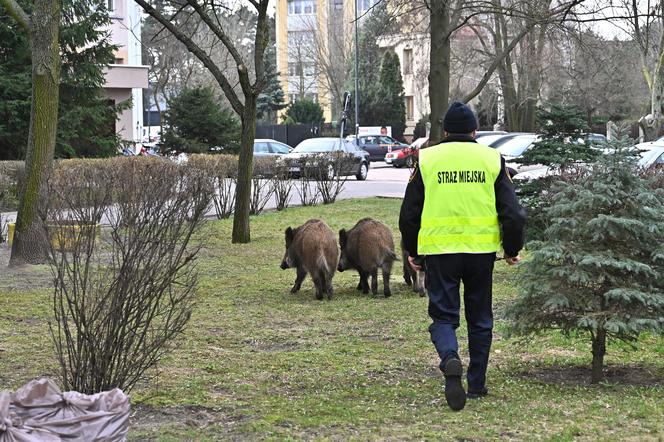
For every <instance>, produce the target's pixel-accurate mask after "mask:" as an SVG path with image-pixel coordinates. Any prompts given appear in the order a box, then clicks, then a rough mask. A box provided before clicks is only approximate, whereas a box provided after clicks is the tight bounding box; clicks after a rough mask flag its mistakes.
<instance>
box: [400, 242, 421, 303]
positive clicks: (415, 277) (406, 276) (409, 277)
mask: <svg viewBox="0 0 664 442" xmlns="http://www.w3.org/2000/svg"><path fill="white" fill-rule="evenodd" d="M408 255H409V253H408V250H406V248H405V247H404V246H403V240H402V241H401V259H402V260H403V280H404V281H406V284H408V285H409V286H412V288H413V292H415V293H419V294H420V296H425V295H426V294H427V289H426V283H425V278H424V271H423V270H420V271H419V272H416V271H415V270H413V268H412V267H411V266H410V264H409V263H408Z"/></svg>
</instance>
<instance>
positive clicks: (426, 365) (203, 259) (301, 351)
mask: <svg viewBox="0 0 664 442" xmlns="http://www.w3.org/2000/svg"><path fill="white" fill-rule="evenodd" d="M399 206H400V201H399V200H389V199H370V200H354V201H342V202H339V203H336V204H334V205H331V206H317V207H307V208H291V209H287V210H286V211H284V212H282V213H268V214H264V215H261V216H259V217H255V218H253V219H252V242H251V244H249V245H233V244H231V243H230V239H229V238H230V236H231V228H232V223H231V222H230V221H214V222H210V223H208V224H207V225H206V227H205V231H204V232H202V237H205V238H206V245H205V248H204V249H203V250H202V252H201V255H200V259H199V270H200V284H199V293H198V303H197V307H196V309H195V311H194V313H193V315H192V318H191V322H190V324H189V328H188V331H187V332H186V334H185V335H184V336H182V337H181V338H180V339H179V340H178V341H177V343H176V348H175V350H174V351H173V352H172V353H171V354H170V355H169V356H168V357H167V358H166V359H164V360H163V361H162V362H161V363H160V365H159V366H158V367H157V369H156V370H152V371H151V372H150V375H151V376H152V378H151V379H150V381H149V382H146V383H144V384H142V385H141V386H139V387H138V388H137V389H135V390H134V391H132V392H131V393H132V394H131V396H132V403H133V407H134V414H133V417H132V430H131V431H130V439H132V440H166V441H168V440H174V441H175V440H219V439H224V440H225V439H250V440H253V439H278V440H281V439H334V440H347V439H351V440H367V439H373V440H375V439H399V440H401V439H445V440H452V439H454V440H491V439H501V440H506V439H514V440H534V439H535V440H536V439H544V440H561V441H562V440H625V439H628V440H630V439H631V440H662V438H664V339H663V338H655V337H652V336H644V337H643V339H642V340H641V341H640V342H639V343H638V345H637V348H635V349H632V348H630V347H628V346H626V345H622V344H619V343H610V345H609V354H608V357H607V359H606V361H607V365H608V368H607V382H605V383H604V384H602V385H597V386H595V385H589V384H588V379H589V377H590V372H589V370H588V368H587V367H588V366H589V364H590V341H589V340H588V339H587V337H586V336H584V335H580V336H572V337H569V338H567V337H563V336H561V335H560V334H558V333H556V332H552V333H548V334H545V335H543V336H540V337H536V338H533V339H531V340H529V341H523V340H516V339H506V338H505V337H504V334H505V322H504V320H503V319H502V317H503V315H502V311H503V309H504V307H505V305H507V304H508V303H509V302H510V300H511V299H512V298H513V297H514V295H515V288H514V287H515V285H514V284H515V277H516V275H517V270H515V269H514V268H508V267H507V266H506V265H505V264H504V263H503V262H499V263H497V265H496V273H495V286H494V304H495V317H496V327H495V330H494V345H493V348H492V353H491V363H490V368H489V373H488V387H489V389H490V394H491V395H490V396H489V397H487V398H485V399H483V400H480V401H469V403H468V404H467V406H466V408H465V410H463V411H462V412H458V413H455V412H452V411H450V410H449V409H448V408H447V406H446V404H445V399H444V397H443V389H442V385H443V384H442V376H441V374H440V372H439V371H438V368H437V365H438V359H437V356H436V353H435V350H434V348H433V345H432V344H431V343H430V341H429V334H428V331H427V327H428V325H429V318H428V316H427V303H426V298H419V297H418V296H417V295H416V294H414V293H412V292H411V291H410V290H409V289H408V288H407V287H406V285H405V284H404V283H403V279H402V277H401V270H400V267H401V263H397V264H396V265H395V269H394V270H395V271H394V274H393V275H392V291H393V296H392V297H391V298H388V299H384V298H383V297H382V296H379V297H377V298H374V297H372V296H371V295H363V294H361V293H360V292H358V291H356V290H355V286H356V285H357V280H358V277H357V273H355V272H344V273H341V274H336V275H335V277H334V280H333V284H334V289H335V298H334V299H333V300H332V301H327V300H326V301H316V300H315V299H314V289H313V284H312V282H311V279H310V278H307V279H306V280H305V283H304V284H303V286H302V290H301V291H300V293H298V294H297V295H291V294H290V293H289V290H290V288H291V286H292V284H293V281H294V280H295V271H294V270H292V269H291V270H286V271H283V270H281V269H279V264H280V262H281V258H282V256H283V252H284V239H283V231H284V229H285V228H286V227H287V226H289V225H290V226H293V227H295V226H297V225H300V224H302V223H303V222H304V221H306V220H307V219H309V218H315V217H319V218H322V219H324V220H325V221H326V222H327V223H328V224H329V225H330V226H331V227H332V229H333V230H335V231H337V230H339V229H340V228H342V227H345V228H349V227H352V226H353V224H354V223H355V222H356V221H357V220H358V219H360V218H362V217H365V216H372V217H374V218H376V219H378V220H381V221H383V222H385V223H386V224H387V225H388V226H390V227H391V228H392V229H393V232H394V234H395V242H396V243H398V236H399V234H398V229H397V219H398V211H399ZM3 247H5V248H6V246H3ZM0 264H2V263H0ZM15 272H16V271H13V270H8V269H7V268H6V267H2V268H0V388H2V389H5V388H6V389H13V388H16V387H18V386H20V385H22V384H23V383H25V382H27V381H28V380H30V379H32V378H33V377H36V376H42V375H47V376H53V377H55V378H57V373H58V370H57V365H56V363H55V359H54V357H53V354H54V353H53V351H52V347H51V342H50V337H49V334H48V321H49V317H50V315H51V301H50V296H51V293H50V290H49V289H48V278H47V276H48V269H47V268H43V267H42V268H39V267H38V268H31V269H30V270H23V271H21V272H22V273H15ZM380 287H381V286H379V293H381V292H382V289H380ZM459 335H460V343H461V347H462V348H461V350H462V356H463V357H464V358H466V362H467V353H466V346H465V342H464V341H465V336H466V332H465V324H462V327H461V328H460V329H459Z"/></svg>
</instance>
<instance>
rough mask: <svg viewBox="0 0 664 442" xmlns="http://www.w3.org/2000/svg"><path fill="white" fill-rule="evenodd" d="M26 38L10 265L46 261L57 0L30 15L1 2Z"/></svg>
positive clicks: (10, 0) (44, 1)
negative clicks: (25, 120) (27, 79)
mask: <svg viewBox="0 0 664 442" xmlns="http://www.w3.org/2000/svg"><path fill="white" fill-rule="evenodd" d="M0 4H1V5H3V6H4V7H5V9H6V10H7V12H9V15H10V16H12V17H13V18H14V20H16V23H18V24H19V26H20V28H21V29H22V30H23V31H24V32H26V33H27V34H28V35H29V37H30V50H31V53H32V110H31V112H30V130H29V132H28V147H27V154H26V158H25V164H26V168H25V170H26V178H25V181H24V185H23V186H22V188H21V192H20V197H19V208H18V215H17V217H16V230H15V231H14V242H13V243H12V254H11V258H10V260H9V265H10V266H16V265H21V264H24V263H29V264H37V263H41V262H44V261H45V260H46V256H47V248H46V241H45V240H44V235H43V226H42V221H41V219H40V218H39V204H40V195H43V193H44V191H45V185H44V183H45V180H46V176H47V175H48V173H49V171H50V170H51V168H52V163H53V154H54V152H55V136H56V132H57V127H58V104H59V95H60V40H59V35H60V15H61V12H62V11H61V4H60V0H35V2H34V5H33V8H32V15H28V14H27V13H26V12H25V11H24V10H23V8H22V7H21V6H20V5H19V4H18V3H17V2H16V0H0Z"/></svg>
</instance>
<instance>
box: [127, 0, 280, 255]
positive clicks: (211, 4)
mask: <svg viewBox="0 0 664 442" xmlns="http://www.w3.org/2000/svg"><path fill="white" fill-rule="evenodd" d="M135 1H136V3H138V4H139V5H140V6H141V7H142V8H143V10H144V11H145V12H146V13H147V14H148V15H150V16H151V17H153V18H154V19H156V20H157V21H158V22H159V23H160V24H161V25H162V26H164V28H166V29H167V30H168V31H169V32H171V33H172V34H173V35H174V36H175V38H177V39H178V40H179V41H181V42H182V43H183V44H184V45H185V47H186V48H187V49H188V50H189V51H190V52H192V53H193V54H194V55H195V56H196V58H198V59H199V60H200V61H201V63H202V64H203V65H204V66H205V67H206V68H207V69H208V71H209V72H210V74H212V76H213V77H214V79H215V80H216V81H217V83H218V84H219V86H220V87H221V90H222V91H223V92H224V95H225V96H226V99H228V101H229V103H230V105H231V107H232V108H233V110H234V111H235V112H236V113H237V114H238V115H239V116H240V120H241V122H242V133H241V141H240V159H239V165H238V181H237V197H236V200H235V213H234V216H233V238H232V240H233V242H234V243H246V242H249V241H250V239H251V235H250V228H249V209H250V200H251V176H252V166H253V143H254V137H255V135H256V101H257V98H258V95H259V94H260V93H261V91H262V90H263V88H264V86H265V82H266V79H265V69H264V68H265V66H264V58H263V55H264V52H265V48H266V47H267V45H268V43H269V29H268V16H267V7H268V4H269V0H248V1H249V2H250V3H251V5H252V6H253V7H254V8H255V9H256V11H257V14H258V16H257V19H256V26H255V33H254V50H253V69H252V71H253V72H250V64H249V62H248V59H247V57H243V56H242V54H241V53H240V51H239V50H238V47H237V44H236V42H234V41H233V40H232V39H231V38H230V37H229V31H230V29H229V27H228V26H224V25H223V23H222V22H221V21H219V20H218V17H219V16H220V10H221V9H222V8H226V7H227V6H226V5H225V4H224V3H223V2H220V1H216V0H183V1H178V0H169V1H166V2H161V3H167V4H168V5H169V11H170V12H169V13H166V11H163V12H160V11H159V10H157V9H156V8H155V3H157V2H156V1H155V0H135ZM183 11H184V12H187V13H190V14H192V15H194V16H195V17H196V18H197V19H200V21H201V22H202V23H203V24H204V25H205V27H206V28H207V29H208V30H209V31H210V32H211V37H213V38H214V41H215V43H216V44H219V45H222V46H223V47H224V48H225V50H226V51H228V54H229V56H230V57H231V59H232V60H233V61H234V63H235V70H236V72H237V76H238V81H239V84H240V90H241V94H242V96H243V98H244V100H241V99H240V96H239V95H238V93H237V91H236V90H235V88H234V84H233V83H232V81H231V79H229V76H228V74H227V73H226V71H224V70H223V69H222V68H221V67H220V66H219V64H218V63H216V62H215V61H214V60H213V59H212V58H211V57H210V54H209V53H208V52H206V51H205V50H204V49H203V48H202V47H201V45H200V44H198V43H197V42H196V40H195V37H194V36H192V35H189V34H187V33H186V32H184V31H183V30H182V29H180V28H178V27H177V26H176V25H175V24H174V23H173V21H172V20H173V18H174V17H176V16H177V15H178V14H180V13H182V12H183Z"/></svg>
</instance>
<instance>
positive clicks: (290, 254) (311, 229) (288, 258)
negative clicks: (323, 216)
mask: <svg viewBox="0 0 664 442" xmlns="http://www.w3.org/2000/svg"><path fill="white" fill-rule="evenodd" d="M338 261H339V249H338V247H337V240H336V238H335V237H334V232H333V231H332V229H330V228H329V227H328V225H327V224H325V223H324V222H323V221H321V220H319V219H310V220H309V221H307V222H306V223H304V224H303V225H301V226H300V227H297V228H295V229H292V228H291V227H288V228H287V229H286V253H285V254H284V259H283V260H282V261H281V268H282V269H284V270H285V269H289V268H293V267H294V268H295V269H296V270H297V277H296V278H295V285H293V288H292V289H291V293H297V292H298V291H299V290H300V287H301V286H302V281H303V280H304V278H305V277H306V276H307V273H308V274H309V275H311V279H313V281H314V285H315V286H316V299H323V297H324V296H325V295H327V299H332V292H333V290H332V277H333V276H334V270H335V268H336V265H337V262H338Z"/></svg>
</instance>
